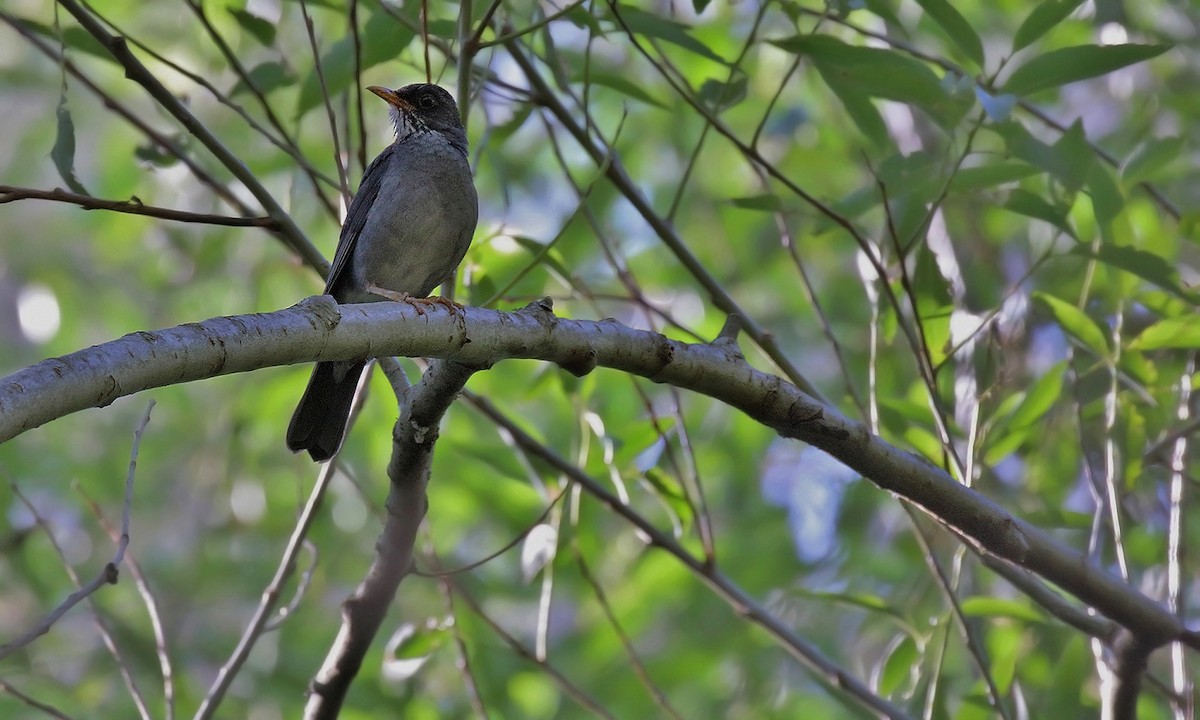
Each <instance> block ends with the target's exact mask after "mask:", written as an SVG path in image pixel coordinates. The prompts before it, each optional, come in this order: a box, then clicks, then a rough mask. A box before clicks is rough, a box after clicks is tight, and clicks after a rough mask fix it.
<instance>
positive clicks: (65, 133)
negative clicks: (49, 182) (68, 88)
mask: <svg viewBox="0 0 1200 720" xmlns="http://www.w3.org/2000/svg"><path fill="white" fill-rule="evenodd" d="M55 116H56V117H57V120H58V130H57V133H56V134H55V136H54V147H53V148H52V149H51V150H50V159H51V160H53V161H54V167H55V168H57V169H58V174H59V175H60V176H62V179H63V182H65V183H66V184H67V187H69V188H70V189H71V192H74V193H78V194H80V195H87V194H88V191H87V190H86V189H85V188H84V187H83V183H81V182H79V179H78V178H76V177H75V121H74V120H72V119H71V110H70V108H68V107H67V94H66V92H65V91H63V92H62V93H60V94H59V96H58V109H57V110H56V111H55Z"/></svg>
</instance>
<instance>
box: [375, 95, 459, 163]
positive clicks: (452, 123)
mask: <svg viewBox="0 0 1200 720" xmlns="http://www.w3.org/2000/svg"><path fill="white" fill-rule="evenodd" d="M367 89H368V90H370V91H371V92H373V93H375V94H376V95H378V96H379V97H381V98H383V99H384V100H385V101H387V104H388V106H389V107H388V110H389V112H390V113H391V116H392V124H393V125H395V126H396V138H397V139H398V140H403V139H405V138H407V137H409V136H410V135H416V134H419V133H425V132H437V133H441V134H442V135H444V136H445V137H446V138H447V139H448V140H449V141H450V142H451V144H453V145H455V146H456V147H460V148H461V149H462V151H463V152H464V153H465V152H466V151H467V132H466V130H465V129H464V128H463V124H462V119H461V118H460V117H459V115H458V105H457V104H455V102H454V98H453V97H451V96H450V93H448V92H446V91H445V90H443V89H442V88H440V87H438V86H437V85H430V84H428V83H414V84H412V85H405V86H404V87H402V88H399V89H398V90H390V89H388V88H385V87H380V86H379V85H371V86H370V87H368V88H367Z"/></svg>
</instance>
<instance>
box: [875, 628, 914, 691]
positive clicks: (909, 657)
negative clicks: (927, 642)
mask: <svg viewBox="0 0 1200 720" xmlns="http://www.w3.org/2000/svg"><path fill="white" fill-rule="evenodd" d="M920 660H921V652H920V650H919V649H918V648H917V643H916V642H915V641H914V640H913V638H912V636H911V635H906V636H904V637H903V639H901V640H900V642H898V643H896V647H895V649H894V650H893V651H892V652H891V653H889V654H888V656H887V659H886V660H885V661H884V664H883V672H882V673H880V675H879V691H880V692H881V693H882V694H883V696H884V697H890V696H892V695H893V694H894V693H896V692H897V691H900V690H901V689H902V688H903V687H905V686H907V685H908V684H909V683H911V682H912V681H913V679H914V678H915V677H919V676H920V670H919V669H918V668H919V667H920Z"/></svg>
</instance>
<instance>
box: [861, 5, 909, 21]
mask: <svg viewBox="0 0 1200 720" xmlns="http://www.w3.org/2000/svg"><path fill="white" fill-rule="evenodd" d="M862 6H863V7H864V8H866V9H867V10H868V11H870V12H873V13H875V14H876V15H878V16H879V18H880V19H881V20H883V21H884V22H886V23H887V24H889V25H892V26H894V27H900V26H901V25H902V23H901V22H900V18H898V17H896V12H895V11H894V10H893V9H892V5H891V3H889V2H888V1H887V0H863V3H862Z"/></svg>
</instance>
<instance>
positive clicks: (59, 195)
mask: <svg viewBox="0 0 1200 720" xmlns="http://www.w3.org/2000/svg"><path fill="white" fill-rule="evenodd" d="M17 200H50V201H53V202H61V203H69V204H71V205H78V206H79V207H81V208H83V209H84V210H112V211H114V212H119V213H128V214H130V215H145V216H146V217H154V218H159V219H162V220H174V221H177V222H185V223H198V224H201V225H222V226H225V227H261V228H267V229H268V230H275V229H277V227H278V224H277V223H276V222H275V221H274V220H272V219H271V218H269V217H265V216H262V217H252V218H240V217H230V216H228V215H211V214H209V213H196V212H188V211H186V210H175V209H173V208H163V207H155V206H153V205H144V204H142V201H141V200H139V199H138V198H137V197H132V198H130V199H128V200H103V199H101V198H97V197H92V196H91V195H80V194H78V193H73V192H68V191H66V190H63V189H61V188H54V189H53V190H38V189H36V188H26V187H16V186H14V185H0V205H3V204H4V203H10V202H15V201H17Z"/></svg>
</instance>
